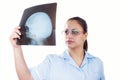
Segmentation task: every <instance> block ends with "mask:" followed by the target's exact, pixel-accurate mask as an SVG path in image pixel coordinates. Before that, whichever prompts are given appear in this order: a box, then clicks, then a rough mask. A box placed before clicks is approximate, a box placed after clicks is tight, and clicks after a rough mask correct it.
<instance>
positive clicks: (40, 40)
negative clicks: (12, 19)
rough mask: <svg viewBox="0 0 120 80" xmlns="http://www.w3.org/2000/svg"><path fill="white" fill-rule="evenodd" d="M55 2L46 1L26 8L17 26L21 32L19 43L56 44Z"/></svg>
mask: <svg viewBox="0 0 120 80" xmlns="http://www.w3.org/2000/svg"><path fill="white" fill-rule="evenodd" d="M56 8H57V3H48V4H42V5H37V6H33V7H30V8H27V9H25V10H24V12H23V16H22V18H21V21H20V24H19V26H20V27H21V28H20V32H21V33H22V35H21V39H18V40H17V44H19V45H56V38H55V31H56Z"/></svg>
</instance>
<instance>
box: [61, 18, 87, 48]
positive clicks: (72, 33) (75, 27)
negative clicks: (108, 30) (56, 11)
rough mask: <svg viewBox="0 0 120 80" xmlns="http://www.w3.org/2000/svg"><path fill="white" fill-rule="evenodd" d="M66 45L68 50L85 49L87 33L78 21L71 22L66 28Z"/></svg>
mask: <svg viewBox="0 0 120 80" xmlns="http://www.w3.org/2000/svg"><path fill="white" fill-rule="evenodd" d="M63 32H64V36H65V43H66V45H67V47H68V48H73V49H74V48H83V45H84V41H85V40H86V38H87V33H84V31H83V28H82V27H81V25H80V24H78V22H77V21H76V20H70V21H68V22H67V23H66V25H65V28H64V31H63Z"/></svg>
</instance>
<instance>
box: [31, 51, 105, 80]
mask: <svg viewBox="0 0 120 80" xmlns="http://www.w3.org/2000/svg"><path fill="white" fill-rule="evenodd" d="M30 72H31V74H32V76H33V78H34V80H105V77H104V70H103V62H102V61H101V60H100V59H99V58H98V57H95V56H93V55H91V54H89V53H87V52H86V51H85V57H84V60H83V63H82V65H81V66H77V64H76V63H75V62H74V60H73V59H72V58H71V56H70V55H69V52H68V51H67V50H66V51H64V52H63V53H62V55H57V54H50V55H48V56H47V57H46V59H45V60H44V61H43V62H42V63H40V64H39V65H38V66H36V67H33V68H30Z"/></svg>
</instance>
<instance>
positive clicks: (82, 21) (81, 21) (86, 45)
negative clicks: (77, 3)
mask: <svg viewBox="0 0 120 80" xmlns="http://www.w3.org/2000/svg"><path fill="white" fill-rule="evenodd" d="M70 20H76V21H77V22H78V23H79V24H80V25H81V26H82V28H83V31H84V33H86V32H87V23H86V21H85V20H84V19H82V18H80V17H72V18H70V19H68V21H70ZM83 48H84V49H85V50H86V51H87V50H88V42H87V40H85V42H84V46H83Z"/></svg>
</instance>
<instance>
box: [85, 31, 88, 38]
mask: <svg viewBox="0 0 120 80" xmlns="http://www.w3.org/2000/svg"><path fill="white" fill-rule="evenodd" d="M87 37H88V33H87V32H86V33H85V34H84V39H85V40H86V39H87Z"/></svg>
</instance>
